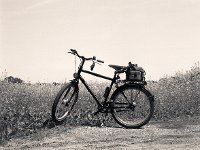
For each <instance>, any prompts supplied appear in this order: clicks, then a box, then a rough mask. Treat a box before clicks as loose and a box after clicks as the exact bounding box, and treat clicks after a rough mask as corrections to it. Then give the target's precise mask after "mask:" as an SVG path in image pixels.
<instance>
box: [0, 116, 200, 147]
mask: <svg viewBox="0 0 200 150" xmlns="http://www.w3.org/2000/svg"><path fill="white" fill-rule="evenodd" d="M0 149H2V150H8V149H12V150H14V149H30V150H54V149H56V150H66V149H70V150H73V149H74V150H75V149H77V150H78V149H81V150H88V149H97V150H98V149H103V150H107V149H108V150H120V149H126V150H129V149H130V150H140V149H141V150H143V149H148V150H150V149H151V150H153V149H155V150H159V149H167V150H171V149H176V150H182V149H184V150H199V149H200V119H199V117H196V118H190V119H189V118H187V119H180V120H179V119H176V120H172V121H165V122H163V121H162V122H158V121H151V122H150V123H149V124H148V125H146V126H144V127H143V128H142V129H124V128H117V127H116V128H111V127H89V126H82V127H74V128H71V129H69V128H67V127H64V126H58V127H56V128H53V129H46V130H45V131H41V132H39V133H35V134H32V135H30V136H29V137H24V138H19V139H12V140H10V141H9V142H8V143H7V144H6V145H5V146H4V147H0Z"/></svg>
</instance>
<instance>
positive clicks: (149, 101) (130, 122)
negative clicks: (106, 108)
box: [111, 85, 154, 128]
mask: <svg viewBox="0 0 200 150" xmlns="http://www.w3.org/2000/svg"><path fill="white" fill-rule="evenodd" d="M112 99H113V102H112V105H111V110H112V116H113V118H114V119H115V121H116V122H117V123H118V124H120V125H121V126H123V127H125V128H140V127H142V126H143V125H145V124H147V123H148V122H149V120H150V119H151V117H152V115H153V111H154V100H153V96H152V95H151V94H150V93H149V92H148V91H147V90H146V89H145V88H143V87H141V86H134V85H124V86H122V87H121V88H120V89H119V90H117V91H116V92H115V93H114V94H113V97H112Z"/></svg>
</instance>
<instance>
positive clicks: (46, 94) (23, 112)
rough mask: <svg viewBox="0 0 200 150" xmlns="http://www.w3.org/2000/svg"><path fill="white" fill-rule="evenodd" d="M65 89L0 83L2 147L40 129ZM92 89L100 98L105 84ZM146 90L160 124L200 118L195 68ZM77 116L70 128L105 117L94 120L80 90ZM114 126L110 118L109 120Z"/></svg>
mask: <svg viewBox="0 0 200 150" xmlns="http://www.w3.org/2000/svg"><path fill="white" fill-rule="evenodd" d="M62 86H63V85H62V84H61V85H56V86H55V85H52V84H42V85H41V84H26V83H23V84H10V83H7V82H4V81H0V97H1V99H0V103H1V105H0V110H1V111H0V143H2V141H5V140H6V139H9V138H12V137H16V136H22V135H29V134H31V133H33V132H35V131H36V130H38V129H41V128H42V126H43V123H44V122H45V121H46V120H47V119H49V118H50V113H51V106H52V104H53V101H54V98H55V96H56V94H57V93H58V91H59V90H60V89H61V87H62ZM91 86H92V89H93V90H94V92H95V93H97V94H96V95H97V97H100V96H101V95H103V93H104V88H105V84H104V83H92V85H91ZM147 89H148V90H150V91H151V92H152V94H153V95H154V96H155V113H154V116H153V118H154V119H158V120H164V119H172V118H176V117H190V116H191V117H192V116H198V115H200V67H199V65H195V66H194V67H192V68H191V69H190V70H189V71H187V72H186V73H180V72H179V73H177V74H176V75H175V76H173V77H164V78H161V79H160V80H159V81H158V82H153V81H152V82H150V81H149V82H148V85H147ZM75 110H76V112H75V113H74V115H73V116H72V117H71V118H70V119H69V120H67V124H69V125H72V126H75V125H99V124H100V120H101V119H102V116H99V117H95V118H94V117H92V116H91V115H90V114H91V113H92V112H94V111H95V110H96V105H95V102H94V101H93V100H92V97H91V96H90V95H89V94H88V93H87V92H86V90H85V89H84V88H82V87H81V88H80V94H79V101H78V104H77V105H76V107H75ZM107 121H108V122H112V118H111V117H107Z"/></svg>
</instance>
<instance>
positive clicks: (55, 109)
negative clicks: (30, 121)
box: [51, 83, 78, 124]
mask: <svg viewBox="0 0 200 150" xmlns="http://www.w3.org/2000/svg"><path fill="white" fill-rule="evenodd" d="M77 99H78V86H77V84H75V83H68V84H67V85H66V86H64V87H63V88H62V89H61V90H60V92H59V93H58V94H57V96H56V98H55V100H54V103H53V106H52V113H51V115H52V120H53V121H54V122H55V123H56V124H61V123H63V121H64V120H65V119H66V118H67V117H68V116H69V115H70V113H71V112H72V109H73V107H74V105H75V103H76V102H77Z"/></svg>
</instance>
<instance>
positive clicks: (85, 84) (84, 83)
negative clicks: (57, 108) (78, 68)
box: [80, 76, 102, 107]
mask: <svg viewBox="0 0 200 150" xmlns="http://www.w3.org/2000/svg"><path fill="white" fill-rule="evenodd" d="M80 80H81V82H82V83H83V85H84V86H85V87H86V89H87V90H88V92H89V93H90V94H91V95H92V97H93V98H94V100H95V101H96V102H97V104H98V106H100V107H101V106H102V105H101V103H100V102H99V101H98V99H97V97H96V96H95V95H94V93H93V92H92V91H91V90H90V88H89V86H88V85H87V83H86V82H85V80H84V79H83V78H82V77H81V76H80Z"/></svg>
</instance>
